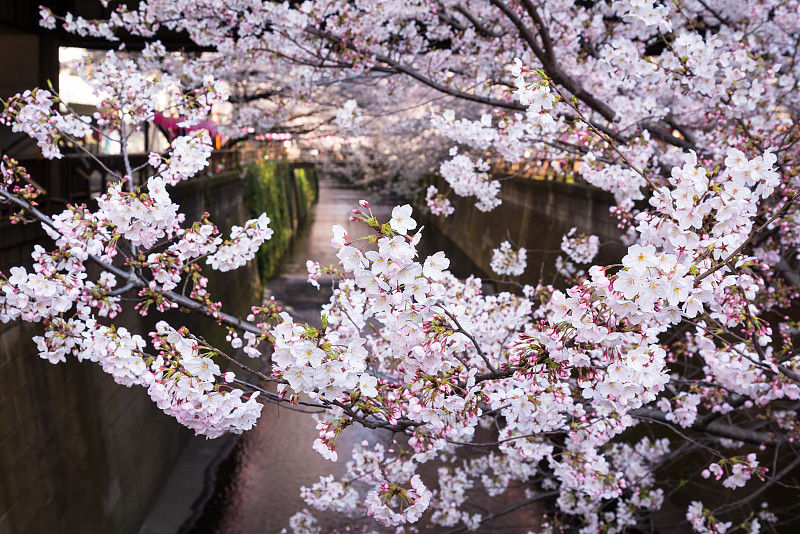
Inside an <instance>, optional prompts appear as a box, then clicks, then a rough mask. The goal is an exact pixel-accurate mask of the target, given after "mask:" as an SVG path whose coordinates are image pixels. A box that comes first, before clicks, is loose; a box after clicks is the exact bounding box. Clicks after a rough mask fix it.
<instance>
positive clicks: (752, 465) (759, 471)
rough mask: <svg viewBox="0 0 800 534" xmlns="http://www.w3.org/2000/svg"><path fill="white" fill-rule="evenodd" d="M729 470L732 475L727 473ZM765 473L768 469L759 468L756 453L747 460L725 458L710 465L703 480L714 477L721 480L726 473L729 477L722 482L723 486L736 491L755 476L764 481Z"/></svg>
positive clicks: (751, 454)
mask: <svg viewBox="0 0 800 534" xmlns="http://www.w3.org/2000/svg"><path fill="white" fill-rule="evenodd" d="M728 469H730V473H726V471H727V470H728ZM765 471H767V469H766V468H764V467H759V466H758V460H756V455H755V453H750V454H748V455H747V457H746V458H738V457H734V458H724V459H723V460H721V461H719V462H716V463H713V464H711V465H709V466H708V469H706V470H704V471H703V473H702V474H703V478H709V477H710V476H711V475H714V478H715V479H716V480H719V479H720V478H722V476H723V474H724V473H725V474H727V475H728V477H727V478H726V479H725V480H723V481H722V485H723V486H725V487H726V488H729V489H736V488H741V487H743V486H744V485H745V484H747V481H748V480H750V478H751V477H752V476H753V474H755V475H756V476H758V477H759V478H761V479H762V480H763V478H764V477H763V473H764V472H765Z"/></svg>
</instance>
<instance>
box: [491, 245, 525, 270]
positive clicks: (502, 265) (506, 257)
mask: <svg viewBox="0 0 800 534" xmlns="http://www.w3.org/2000/svg"><path fill="white" fill-rule="evenodd" d="M527 266H528V251H527V250H525V248H524V247H520V248H518V249H516V250H514V247H512V246H511V243H509V242H508V241H503V242H502V243H500V248H496V249H494V250H492V264H491V268H492V271H494V272H495V273H497V274H499V275H500V276H522V273H524V272H525V268H526V267H527Z"/></svg>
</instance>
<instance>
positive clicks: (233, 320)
mask: <svg viewBox="0 0 800 534" xmlns="http://www.w3.org/2000/svg"><path fill="white" fill-rule="evenodd" d="M0 197H2V198H4V199H5V200H7V201H10V202H13V203H14V204H16V205H18V206H19V207H21V208H23V209H24V210H26V211H27V212H29V213H30V214H31V215H33V216H34V217H35V218H36V219H37V220H39V221H40V222H42V223H44V224H46V225H47V226H49V227H50V228H52V229H53V230H55V231H56V232H58V229H57V228H56V226H55V224H54V223H53V220H52V219H51V218H50V217H48V216H47V215H45V214H44V213H42V212H41V211H40V210H39V209H37V208H35V207H34V206H32V205H31V204H30V203H29V202H27V201H25V200H23V199H21V198H18V197H16V196H14V195H12V194H11V193H9V192H8V191H6V190H5V189H4V188H0ZM59 233H60V232H59ZM89 259H90V260H92V261H93V262H94V263H95V264H97V265H98V266H99V267H100V268H102V269H104V270H106V271H108V272H110V273H111V274H113V275H114V276H116V277H117V278H120V279H122V281H124V282H126V286H127V285H130V286H131V288H132V289H135V288H144V287H150V284H148V283H147V282H146V281H145V280H142V279H141V278H140V277H139V276H138V275H136V274H135V273H134V272H127V271H124V270H122V269H120V268H118V267H115V266H114V265H112V264H110V263H107V262H105V261H103V260H102V259H100V258H99V257H98V256H95V255H94V254H90V255H89ZM156 290H158V287H157V286H156ZM159 292H160V293H161V294H162V295H163V296H164V297H165V298H166V299H168V300H170V301H172V302H174V303H175V304H178V305H179V306H181V307H183V308H185V309H187V310H190V311H193V312H196V313H198V314H200V315H205V316H207V317H211V318H213V319H215V320H217V321H219V322H221V323H224V324H227V325H228V326H232V327H234V328H237V329H239V330H242V331H244V332H251V333H253V334H257V335H263V334H264V331H263V330H262V329H261V328H259V327H258V326H256V325H254V324H252V323H249V322H247V321H244V320H242V319H240V318H239V317H236V316H233V315H230V314H228V313H225V312H223V311H218V310H214V309H212V308H209V307H208V306H206V305H205V304H202V303H200V302H197V301H195V300H192V299H190V298H188V297H185V296H183V295H181V294H179V293H175V292H174V291H163V290H161V291H159Z"/></svg>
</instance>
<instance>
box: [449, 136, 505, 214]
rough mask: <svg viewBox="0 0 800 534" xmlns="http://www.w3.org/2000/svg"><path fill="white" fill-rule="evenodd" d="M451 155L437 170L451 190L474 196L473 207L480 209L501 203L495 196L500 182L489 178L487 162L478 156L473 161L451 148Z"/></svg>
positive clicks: (462, 194)
mask: <svg viewBox="0 0 800 534" xmlns="http://www.w3.org/2000/svg"><path fill="white" fill-rule="evenodd" d="M451 155H452V156H453V157H452V159H450V160H448V161H445V162H443V163H442V164H441V165H440V166H439V172H440V173H441V175H442V178H444V180H445V181H446V182H447V183H448V184H449V185H450V187H451V188H452V189H453V192H454V193H455V194H456V195H458V196H461V197H470V196H474V197H476V198H477V199H478V201H477V202H476V203H475V207H476V208H478V209H479V210H481V211H492V210H493V209H494V208H496V207H497V206H499V205H500V204H501V203H502V200H500V199H499V198H498V197H497V195H498V194H499V193H500V182H498V181H497V180H492V179H491V178H489V175H488V173H487V171H488V170H489V164H488V163H486V162H485V161H484V160H483V159H480V158H479V159H478V160H477V161H474V162H473V161H472V160H471V159H470V158H469V157H467V156H466V155H464V154H456V153H455V152H454V151H452V150H451Z"/></svg>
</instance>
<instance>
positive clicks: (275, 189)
mask: <svg viewBox="0 0 800 534" xmlns="http://www.w3.org/2000/svg"><path fill="white" fill-rule="evenodd" d="M244 190H245V194H246V195H247V198H246V200H247V203H248V206H249V209H250V213H251V217H258V216H259V215H260V214H261V213H264V212H266V214H267V216H268V217H269V218H270V224H269V226H270V228H272V230H273V231H274V232H275V233H274V234H273V236H272V239H270V240H269V241H267V242H265V243H264V244H263V245H262V246H261V248H260V249H259V251H258V254H257V255H256V258H257V261H258V271H259V275H260V276H261V280H262V282H265V281H266V280H268V279H269V278H271V277H273V276H275V275H276V274H278V272H279V270H280V266H281V263H282V262H283V261H284V260H285V259H286V256H287V255H288V254H289V252H290V251H291V245H292V240H293V238H294V236H295V233H296V232H297V230H298V228H299V227H300V223H302V222H303V221H304V220H305V219H306V215H307V214H308V212H309V210H310V209H311V206H313V205H314V203H315V202H316V201H317V191H318V183H317V173H316V170H315V169H313V168H300V167H298V168H293V167H292V166H291V165H290V164H289V163H288V162H286V161H285V160H281V161H276V160H266V161H260V162H254V163H250V164H248V165H247V167H246V168H245V179H244ZM295 190H296V193H295ZM295 195H296V198H295Z"/></svg>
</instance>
